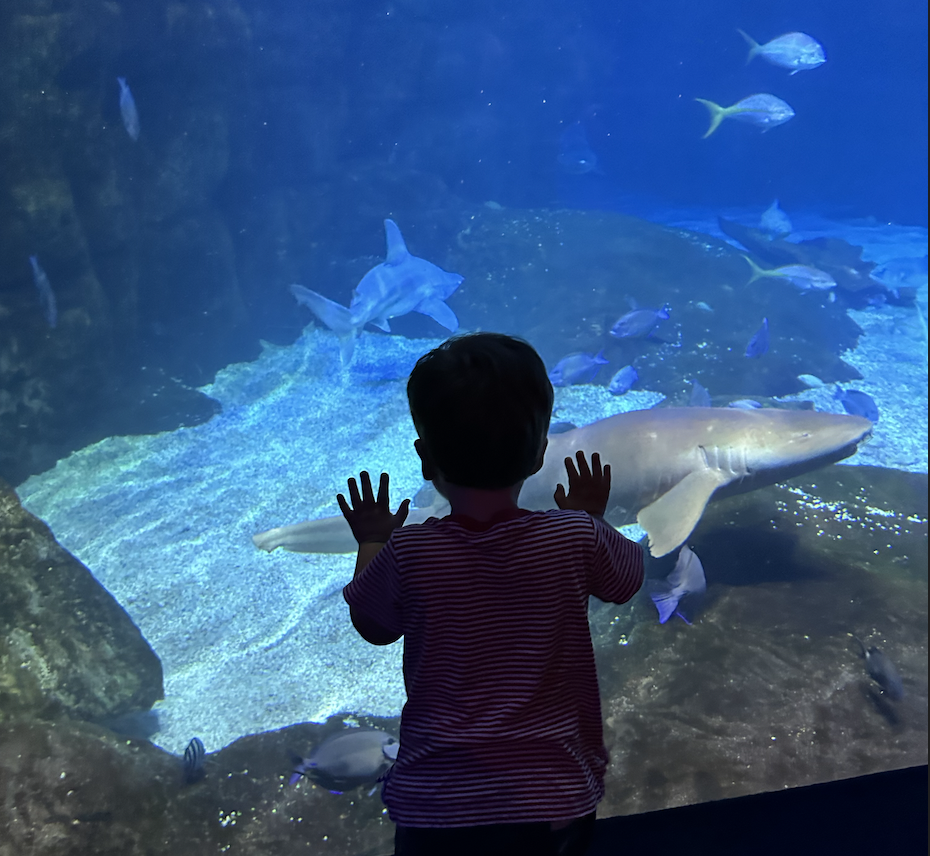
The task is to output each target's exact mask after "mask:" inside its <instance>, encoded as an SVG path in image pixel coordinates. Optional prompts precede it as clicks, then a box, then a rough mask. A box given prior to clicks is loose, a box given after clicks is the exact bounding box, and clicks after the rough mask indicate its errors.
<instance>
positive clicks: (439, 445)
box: [407, 333, 552, 490]
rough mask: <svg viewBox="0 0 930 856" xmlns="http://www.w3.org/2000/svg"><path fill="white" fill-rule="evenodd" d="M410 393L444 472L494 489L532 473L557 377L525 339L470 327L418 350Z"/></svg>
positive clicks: (433, 454)
mask: <svg viewBox="0 0 930 856" xmlns="http://www.w3.org/2000/svg"><path fill="white" fill-rule="evenodd" d="M407 400H408V401H409V402H410V415H411V416H413V422H414V425H415V426H416V429H417V433H418V434H419V435H420V439H421V440H422V441H423V444H424V445H425V446H426V449H427V451H428V453H429V455H430V457H431V458H432V461H433V463H434V464H435V466H436V467H438V469H439V470H440V472H441V473H442V474H443V476H444V477H445V479H446V480H447V481H449V482H451V483H452V484H456V485H460V486H462V487H473V488H483V489H485V490H495V489H498V488H503V487H510V486H511V485H514V484H517V482H520V481H522V480H523V479H525V478H526V477H527V476H529V475H531V474H532V473H533V471H534V469H535V466H536V462H537V460H538V458H539V451H540V448H541V444H542V442H543V441H544V440H545V437H546V434H547V432H548V430H549V417H550V416H551V414H552V384H551V383H550V382H549V377H548V375H547V374H546V366H545V364H544V363H543V361H542V358H541V357H540V356H539V354H537V353H536V351H535V350H534V349H533V347H532V345H530V344H529V343H528V342H525V341H523V340H522V339H516V338H514V337H512V336H505V335H503V334H502V333H470V334H466V335H463V336H454V337H453V338H451V339H448V340H447V341H445V342H443V343H442V344H441V345H440V346H439V347H438V348H435V349H433V350H432V351H430V352H429V353H428V354H425V355H424V356H422V357H420V359H419V360H418V361H417V364H416V366H415V367H414V369H413V371H412V372H411V373H410V379H409V380H408V381H407Z"/></svg>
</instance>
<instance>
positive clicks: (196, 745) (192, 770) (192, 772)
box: [184, 737, 206, 785]
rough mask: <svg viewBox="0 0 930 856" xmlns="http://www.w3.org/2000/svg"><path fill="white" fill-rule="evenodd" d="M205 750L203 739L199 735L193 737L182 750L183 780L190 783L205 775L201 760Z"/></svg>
mask: <svg viewBox="0 0 930 856" xmlns="http://www.w3.org/2000/svg"><path fill="white" fill-rule="evenodd" d="M205 754H206V752H205V750H204V748H203V741H202V740H201V739H200V738H199V737H194V738H193V739H192V740H191V742H190V743H188V744H187V748H186V749H185V750H184V782H185V784H188V785H192V784H194V783H195V782H199V781H200V780H201V779H202V778H203V777H204V776H205V775H206V771H205V770H204V766H203V761H204V756H205Z"/></svg>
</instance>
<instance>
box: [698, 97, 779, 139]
mask: <svg viewBox="0 0 930 856" xmlns="http://www.w3.org/2000/svg"><path fill="white" fill-rule="evenodd" d="M694 100H695V101H699V102H700V103H701V104H703V105H704V106H705V107H706V108H707V109H708V111H709V112H710V127H709V128H708V129H707V133H706V134H704V139H705V140H706V139H707V138H708V137H709V136H710V135H711V134H712V133H714V131H716V130H717V128H718V127H720V123H721V122H722V121H723V120H724V119H730V118H733V119H736V120H737V121H739V122H746V123H748V124H750V125H755V126H756V127H757V128H761V129H762V132H763V133H765V132H766V131H768V130H769V129H770V128H776V127H778V126H779V125H784V124H785V122H787V121H788V120H789V119H792V118H793V117H794V110H792V109H791V107H790V105H788V104H786V103H785V102H784V101H782V100H781V98H777V97H776V96H774V95H769V94H768V93H766V92H760V93H758V94H756V95H750V96H748V97H746V98H744V99H743V100H742V101H737V102H736V103H735V104H733V105H731V106H729V107H721V106H720V105H719V104H715V103H714V102H713V101H708V100H707V99H705V98H695V99H694Z"/></svg>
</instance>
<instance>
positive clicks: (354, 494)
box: [349, 478, 361, 508]
mask: <svg viewBox="0 0 930 856" xmlns="http://www.w3.org/2000/svg"><path fill="white" fill-rule="evenodd" d="M349 500H350V501H351V503H352V507H353V508H355V507H356V506H357V505H358V504H359V503H360V502H361V499H359V495H358V482H356V481H355V479H354V478H350V479H349Z"/></svg>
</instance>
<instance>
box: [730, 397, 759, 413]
mask: <svg viewBox="0 0 930 856" xmlns="http://www.w3.org/2000/svg"><path fill="white" fill-rule="evenodd" d="M727 407H732V408H734V409H735V410H760V409H761V408H762V405H761V404H760V403H759V402H758V401H754V400H753V399H751V398H737V399H736V400H735V401H731V402H730V403H729V404H728V405H727Z"/></svg>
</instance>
